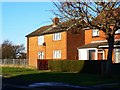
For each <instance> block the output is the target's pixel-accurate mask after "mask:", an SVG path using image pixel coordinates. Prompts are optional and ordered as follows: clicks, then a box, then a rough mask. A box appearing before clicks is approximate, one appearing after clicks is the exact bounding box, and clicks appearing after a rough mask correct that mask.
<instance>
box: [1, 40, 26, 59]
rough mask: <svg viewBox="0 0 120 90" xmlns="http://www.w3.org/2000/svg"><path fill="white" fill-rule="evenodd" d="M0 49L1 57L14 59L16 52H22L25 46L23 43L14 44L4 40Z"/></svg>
mask: <svg viewBox="0 0 120 90" xmlns="http://www.w3.org/2000/svg"><path fill="white" fill-rule="evenodd" d="M0 50H2V58H3V59H16V58H17V54H20V53H24V51H25V47H24V45H23V44H21V45H14V44H13V43H12V42H11V41H9V40H5V41H4V42H3V43H2V45H1V49H0Z"/></svg>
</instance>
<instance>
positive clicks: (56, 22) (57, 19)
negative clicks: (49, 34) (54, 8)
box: [53, 17, 59, 27]
mask: <svg viewBox="0 0 120 90" xmlns="http://www.w3.org/2000/svg"><path fill="white" fill-rule="evenodd" d="M58 23H59V18H58V17H55V18H53V27H56V26H57V25H58Z"/></svg>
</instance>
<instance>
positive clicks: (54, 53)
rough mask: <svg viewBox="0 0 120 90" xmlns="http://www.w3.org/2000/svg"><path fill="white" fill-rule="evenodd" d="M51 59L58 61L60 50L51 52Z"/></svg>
mask: <svg viewBox="0 0 120 90" xmlns="http://www.w3.org/2000/svg"><path fill="white" fill-rule="evenodd" d="M53 58H54V59H60V58H61V50H55V51H53Z"/></svg>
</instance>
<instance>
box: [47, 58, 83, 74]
mask: <svg viewBox="0 0 120 90" xmlns="http://www.w3.org/2000/svg"><path fill="white" fill-rule="evenodd" d="M83 66H84V61H79V60H49V61H48V68H49V69H50V70H51V71H59V72H80V71H81V70H82V68H83Z"/></svg>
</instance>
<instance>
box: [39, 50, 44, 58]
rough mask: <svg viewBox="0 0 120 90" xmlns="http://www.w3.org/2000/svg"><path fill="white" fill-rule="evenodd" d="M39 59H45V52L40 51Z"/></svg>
mask: <svg viewBox="0 0 120 90" xmlns="http://www.w3.org/2000/svg"><path fill="white" fill-rule="evenodd" d="M38 59H44V52H42V51H40V52H38Z"/></svg>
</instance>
